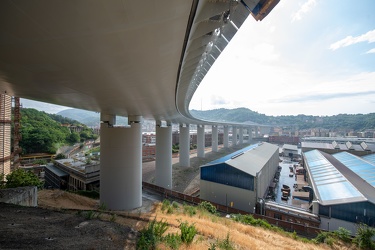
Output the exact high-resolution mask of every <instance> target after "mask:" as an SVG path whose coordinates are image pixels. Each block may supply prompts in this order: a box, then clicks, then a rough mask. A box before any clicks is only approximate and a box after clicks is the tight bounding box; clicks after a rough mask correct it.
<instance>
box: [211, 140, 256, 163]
mask: <svg viewBox="0 0 375 250" xmlns="http://www.w3.org/2000/svg"><path fill="white" fill-rule="evenodd" d="M256 147H258V143H257V144H252V145H250V146H247V147H245V148H243V149H240V150H238V151H236V152H233V153H231V154H228V155H226V156H224V157H221V158H219V159H216V160H214V161H211V162H209V163H207V164H206V165H213V164H218V163H224V162H226V161H227V160H229V159H231V158H232V157H234V156H236V155H239V154H243V153H245V152H246V151H249V150H251V149H253V148H256Z"/></svg>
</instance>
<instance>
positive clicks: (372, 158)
mask: <svg viewBox="0 0 375 250" xmlns="http://www.w3.org/2000/svg"><path fill="white" fill-rule="evenodd" d="M362 158H363V159H365V160H366V161H369V162H371V163H372V164H375V154H370V155H366V156H362Z"/></svg>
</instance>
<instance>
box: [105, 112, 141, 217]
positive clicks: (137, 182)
mask: <svg viewBox="0 0 375 250" xmlns="http://www.w3.org/2000/svg"><path fill="white" fill-rule="evenodd" d="M108 117H109V118H112V119H107V120H102V121H103V123H102V125H101V128H100V203H101V204H105V205H106V207H107V208H109V209H111V210H131V209H134V208H137V207H140V206H142V127H141V121H140V119H136V120H133V118H141V117H133V118H130V117H129V121H130V123H129V124H130V125H131V126H130V127H112V125H114V124H111V122H113V121H114V120H113V117H112V116H104V115H103V116H101V118H103V119H106V118H108ZM106 121H108V123H107V122H106Z"/></svg>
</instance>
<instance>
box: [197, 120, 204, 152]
mask: <svg viewBox="0 0 375 250" xmlns="http://www.w3.org/2000/svg"><path fill="white" fill-rule="evenodd" d="M204 137H205V135H204V125H198V126H197V156H198V157H200V158H204V144H205V138H204Z"/></svg>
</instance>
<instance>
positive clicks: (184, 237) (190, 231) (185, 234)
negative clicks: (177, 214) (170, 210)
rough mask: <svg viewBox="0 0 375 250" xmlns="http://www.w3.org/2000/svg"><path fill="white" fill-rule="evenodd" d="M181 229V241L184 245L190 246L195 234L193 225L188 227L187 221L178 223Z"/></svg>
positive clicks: (195, 230)
mask: <svg viewBox="0 0 375 250" xmlns="http://www.w3.org/2000/svg"><path fill="white" fill-rule="evenodd" d="M180 229H181V241H182V242H184V243H186V244H188V245H189V244H191V243H192V242H193V240H194V236H195V235H196V233H197V229H196V228H195V225H194V224H191V225H189V223H188V222H187V221H185V222H180Z"/></svg>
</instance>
